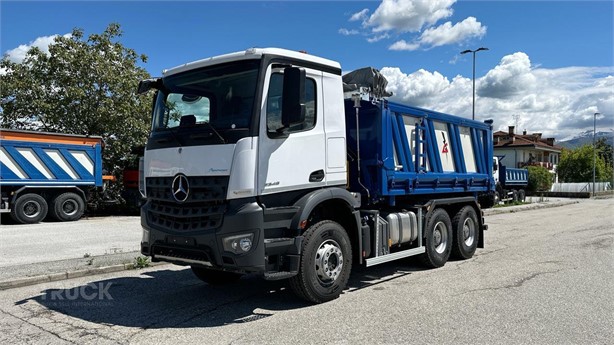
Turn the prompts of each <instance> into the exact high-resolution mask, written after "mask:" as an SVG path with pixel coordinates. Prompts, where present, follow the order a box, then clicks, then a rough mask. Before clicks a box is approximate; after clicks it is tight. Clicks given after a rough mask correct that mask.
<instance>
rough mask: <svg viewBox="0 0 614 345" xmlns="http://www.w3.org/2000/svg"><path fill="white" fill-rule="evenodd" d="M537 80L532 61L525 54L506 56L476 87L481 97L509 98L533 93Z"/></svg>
mask: <svg viewBox="0 0 614 345" xmlns="http://www.w3.org/2000/svg"><path fill="white" fill-rule="evenodd" d="M535 86H536V78H535V75H533V73H532V71H531V60H529V56H528V55H527V54H525V53H521V52H519V53H514V54H512V55H507V56H504V57H503V58H502V59H501V62H500V63H499V65H497V66H496V67H495V68H494V69H492V70H490V71H488V73H487V74H486V76H485V77H484V78H482V80H481V81H480V85H479V86H478V87H476V89H477V93H478V94H479V95H480V96H485V97H493V98H508V97H510V96H513V95H516V94H519V93H521V92H527V91H531V90H533V89H534V88H535Z"/></svg>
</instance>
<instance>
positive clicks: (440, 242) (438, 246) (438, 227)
mask: <svg viewBox="0 0 614 345" xmlns="http://www.w3.org/2000/svg"><path fill="white" fill-rule="evenodd" d="M433 242H434V243H433V244H434V245H435V251H436V252H437V253H439V254H443V252H445V251H446V247H447V246H448V227H447V226H446V224H445V223H444V222H437V224H435V228H434V229H433Z"/></svg>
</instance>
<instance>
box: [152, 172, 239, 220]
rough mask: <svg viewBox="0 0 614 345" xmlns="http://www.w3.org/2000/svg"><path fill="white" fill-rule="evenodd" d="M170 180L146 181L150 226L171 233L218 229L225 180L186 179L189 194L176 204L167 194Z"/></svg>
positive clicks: (221, 216) (206, 177)
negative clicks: (184, 199) (183, 200)
mask: <svg viewBox="0 0 614 345" xmlns="http://www.w3.org/2000/svg"><path fill="white" fill-rule="evenodd" d="M173 179H174V177H151V178H147V179H146V188H147V197H148V198H149V199H150V200H151V201H150V203H149V207H148V208H147V221H148V223H149V225H150V226H153V227H155V228H158V229H161V230H169V231H174V232H182V231H197V230H210V229H217V228H219V227H220V226H221V225H222V221H223V218H224V213H225V212H226V208H227V204H226V202H225V198H226V190H227V188H228V180H229V178H228V177H223V176H205V177H188V182H189V194H188V198H187V199H186V201H185V202H183V203H179V202H177V201H176V200H175V199H174V198H173V194H172V191H171V187H172V182H173Z"/></svg>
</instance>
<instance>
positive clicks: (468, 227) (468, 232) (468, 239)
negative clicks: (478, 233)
mask: <svg viewBox="0 0 614 345" xmlns="http://www.w3.org/2000/svg"><path fill="white" fill-rule="evenodd" d="M463 241H464V242H465V245H466V246H467V247H471V246H472V245H473V241H475V222H474V221H473V219H471V218H467V219H465V221H464V222H463Z"/></svg>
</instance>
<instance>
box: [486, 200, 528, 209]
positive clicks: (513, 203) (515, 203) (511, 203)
mask: <svg viewBox="0 0 614 345" xmlns="http://www.w3.org/2000/svg"><path fill="white" fill-rule="evenodd" d="M529 204H531V202H526V201H525V202H522V201H513V202H508V203H503V204H497V205H495V206H493V208H501V207H509V206H519V205H529Z"/></svg>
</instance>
